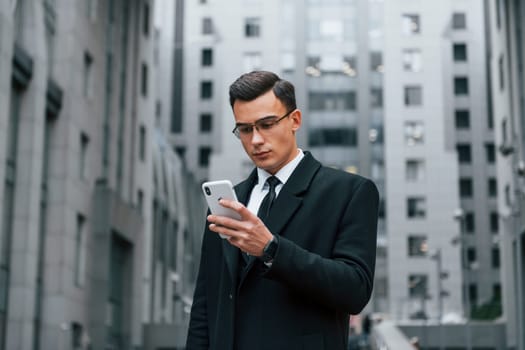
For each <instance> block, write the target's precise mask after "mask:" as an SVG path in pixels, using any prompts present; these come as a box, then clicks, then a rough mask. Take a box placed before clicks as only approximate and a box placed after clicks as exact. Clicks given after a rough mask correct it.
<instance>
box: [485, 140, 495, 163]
mask: <svg viewBox="0 0 525 350" xmlns="http://www.w3.org/2000/svg"><path fill="white" fill-rule="evenodd" d="M485 156H486V158H487V163H490V164H493V163H494V162H496V150H495V148H494V144H493V143H486V144H485Z"/></svg>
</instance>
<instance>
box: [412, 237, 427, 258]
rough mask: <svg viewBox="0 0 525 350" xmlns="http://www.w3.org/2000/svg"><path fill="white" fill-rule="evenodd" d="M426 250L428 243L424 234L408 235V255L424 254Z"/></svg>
mask: <svg viewBox="0 0 525 350" xmlns="http://www.w3.org/2000/svg"><path fill="white" fill-rule="evenodd" d="M427 252H428V244H427V237H426V236H425V235H410V236H408V256H411V257H413V256H426V255H427Z"/></svg>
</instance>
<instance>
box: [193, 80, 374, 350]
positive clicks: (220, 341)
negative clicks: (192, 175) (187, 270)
mask: <svg viewBox="0 0 525 350" xmlns="http://www.w3.org/2000/svg"><path fill="white" fill-rule="evenodd" d="M230 104H231V106H232V109H233V114H234V117H235V129H234V130H233V133H234V134H235V135H236V136H237V137H238V138H239V139H240V141H241V143H242V145H243V147H244V150H245V151H246V153H247V154H248V156H249V157H250V158H251V160H252V161H253V162H254V164H255V166H256V169H254V171H253V172H252V173H251V175H250V176H249V177H248V178H247V179H246V180H245V181H243V182H241V183H240V184H239V185H237V186H236V187H235V190H236V193H237V197H238V199H239V202H235V201H228V200H224V199H222V200H221V202H220V203H221V205H223V206H225V207H228V208H232V209H234V210H235V211H237V212H238V213H239V214H240V215H241V217H242V220H234V219H230V218H227V217H221V216H216V215H208V217H207V220H208V227H207V229H206V231H205V233H204V238H203V244H202V257H201V262H200V270H199V274H198V277H197V284H196V288H195V295H194V298H193V306H192V310H191V319H190V326H189V332H188V339H187V345H186V346H187V350H194V349H221V350H222V349H228V350H229V349H235V350H252V349H261V350H262V349H271V350H281V349H283V350H284V349H286V350H291V349H315V350H321V349H330V350H339V349H340V350H343V349H346V347H347V342H348V324H349V314H356V313H359V312H360V311H361V310H362V309H363V307H364V306H365V305H366V303H367V302H368V300H369V298H370V294H371V292H372V283H373V277H374V265H375V250H376V229H377V211H378V197H379V196H378V192H377V189H376V187H375V185H374V184H373V183H372V182H371V181H370V180H367V179H365V178H363V177H360V176H358V175H353V174H349V173H345V172H343V171H339V170H335V169H331V168H327V167H324V166H322V165H321V164H320V163H319V162H318V161H317V160H315V159H314V158H313V156H312V155H311V154H310V153H308V152H303V151H302V150H300V149H299V148H298V147H297V142H296V136H295V134H296V132H297V130H298V129H299V127H300V126H301V119H302V114H301V111H300V110H299V109H297V106H296V103H295V93H294V87H293V85H292V84H291V83H289V82H287V81H285V80H282V79H280V78H279V77H278V76H277V75H275V74H273V73H271V72H260V71H256V72H251V73H247V74H244V75H242V76H241V77H240V78H239V79H237V80H236V81H235V82H234V83H233V84H232V85H231V86H230ZM270 178H272V180H268V181H266V180H267V179H270ZM255 213H258V214H259V216H261V217H262V218H260V217H258V216H257V215H256V214H255ZM263 220H264V221H263ZM219 234H222V235H227V236H228V239H221V238H220V236H219Z"/></svg>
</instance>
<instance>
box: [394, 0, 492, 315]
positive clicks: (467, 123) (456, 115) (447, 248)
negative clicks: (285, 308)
mask: <svg viewBox="0 0 525 350" xmlns="http://www.w3.org/2000/svg"><path fill="white" fill-rule="evenodd" d="M385 8H386V11H385V33H386V36H385V43H386V45H385V84H384V86H385V87H384V91H385V130H386V132H385V139H386V144H385V150H386V151H385V155H386V156H385V158H386V174H387V175H386V182H387V184H388V187H387V196H386V198H387V202H386V203H387V205H386V208H387V210H386V212H387V214H388V215H387V227H389V236H388V253H389V255H388V276H389V288H390V290H389V300H390V313H391V315H392V317H394V318H395V319H398V320H408V319H429V318H430V319H434V320H442V321H445V322H446V321H447V319H449V320H451V319H456V320H457V319H458V316H460V315H458V312H460V310H463V315H462V316H463V318H469V317H470V313H471V311H470V309H471V307H470V306H469V304H471V305H476V304H477V303H480V302H482V301H487V300H490V298H491V297H492V294H493V291H494V289H496V288H495V287H494V286H495V285H497V284H498V283H499V282H498V281H499V270H498V268H494V267H493V264H492V263H491V253H492V250H493V249H494V247H495V246H494V243H493V237H494V232H493V230H491V229H490V225H489V222H490V218H491V215H492V213H493V212H494V211H495V208H496V199H495V195H496V190H495V189H494V186H495V185H496V184H495V167H494V157H493V155H494V153H493V151H494V145H493V140H492V124H491V121H490V119H489V116H488V114H487V110H488V105H487V103H486V101H487V91H488V90H487V81H486V77H487V75H486V68H487V66H486V61H485V57H486V55H485V45H484V42H485V41H484V36H483V34H484V12H483V6H481V4H479V3H478V2H476V1H472V2H470V1H462V2H457V1H444V2H443V1H442V2H439V3H431V2H411V1H404V0H400V1H388V2H386V3H385ZM489 188H490V189H491V190H492V191H489ZM496 231H497V227H496ZM462 259H463V261H462ZM498 267H499V266H498ZM466 295H468V297H467V298H466V297H465V296H466Z"/></svg>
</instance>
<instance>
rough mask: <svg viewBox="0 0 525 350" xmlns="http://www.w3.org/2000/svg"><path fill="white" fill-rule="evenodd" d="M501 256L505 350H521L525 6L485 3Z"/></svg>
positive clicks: (524, 312)
mask: <svg viewBox="0 0 525 350" xmlns="http://www.w3.org/2000/svg"><path fill="white" fill-rule="evenodd" d="M486 5H487V10H488V29H489V30H488V35H489V37H490V41H491V43H490V47H489V50H490V51H489V54H490V56H489V57H490V68H491V69H490V72H491V81H492V111H493V115H494V127H495V138H496V142H495V144H496V148H497V156H496V157H497V177H498V191H499V193H500V194H501V195H500V196H499V199H498V210H499V218H500V223H501V225H500V230H499V236H498V237H499V240H500V246H501V256H502V261H501V263H502V274H501V275H502V285H503V287H502V291H503V311H504V318H505V321H506V324H507V328H506V333H507V334H506V337H507V345H508V348H509V349H516V350H523V349H525V332H524V331H523V330H524V329H525V302H524V299H525V298H524V295H525V233H524V232H525V212H524V196H523V195H524V193H525V192H524V184H525V163H524V160H525V148H524V147H525V134H524V127H525V70H524V68H523V62H525V58H524V57H525V32H524V28H523V18H525V3H524V2H523V1H522V0H516V1H507V0H498V1H486Z"/></svg>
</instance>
